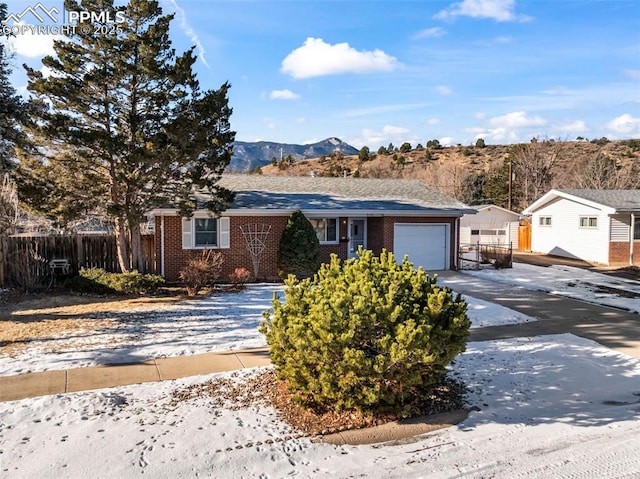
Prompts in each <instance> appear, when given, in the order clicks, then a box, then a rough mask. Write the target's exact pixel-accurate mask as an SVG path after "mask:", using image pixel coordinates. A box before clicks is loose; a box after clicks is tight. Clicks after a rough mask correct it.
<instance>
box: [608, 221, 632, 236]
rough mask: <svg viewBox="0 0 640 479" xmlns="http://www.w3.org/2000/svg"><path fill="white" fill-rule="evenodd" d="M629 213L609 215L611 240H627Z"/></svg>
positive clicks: (629, 222)
mask: <svg viewBox="0 0 640 479" xmlns="http://www.w3.org/2000/svg"><path fill="white" fill-rule="evenodd" d="M630 224H631V215H614V216H612V217H611V241H629V225H630Z"/></svg>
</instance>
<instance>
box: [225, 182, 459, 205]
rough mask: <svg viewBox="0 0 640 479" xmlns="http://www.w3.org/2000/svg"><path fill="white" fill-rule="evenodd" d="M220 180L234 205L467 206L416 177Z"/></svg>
mask: <svg viewBox="0 0 640 479" xmlns="http://www.w3.org/2000/svg"><path fill="white" fill-rule="evenodd" d="M219 184H220V186H224V187H225V188H228V189H230V190H232V191H235V192H236V200H235V202H234V203H233V205H232V208H234V209H236V208H261V209H279V208H284V209H301V210H306V209H353V210H433V209H441V210H442V209H444V210H456V211H460V210H464V212H466V211H467V210H470V209H469V207H468V206H466V205H465V204H463V203H461V202H459V201H458V200H456V199H454V198H451V197H450V196H447V195H445V194H443V193H440V192H439V191H437V190H435V189H433V188H430V187H428V186H427V185H425V184H424V183H421V182H420V181H416V180H390V179H370V178H324V177H310V176H303V177H293V176H263V175H230V174H229V175H223V176H222V179H221V180H220V183H219Z"/></svg>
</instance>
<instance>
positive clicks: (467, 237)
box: [460, 226, 471, 245]
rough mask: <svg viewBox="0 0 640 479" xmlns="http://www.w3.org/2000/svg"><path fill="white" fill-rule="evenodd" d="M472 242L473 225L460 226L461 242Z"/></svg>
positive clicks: (465, 243)
mask: <svg viewBox="0 0 640 479" xmlns="http://www.w3.org/2000/svg"><path fill="white" fill-rule="evenodd" d="M469 243H471V226H460V244H461V245H467V244H469Z"/></svg>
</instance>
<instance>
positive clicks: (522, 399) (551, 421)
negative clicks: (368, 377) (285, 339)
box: [0, 334, 640, 479]
mask: <svg viewBox="0 0 640 479" xmlns="http://www.w3.org/2000/svg"><path fill="white" fill-rule="evenodd" d="M451 369H452V371H453V373H454V374H455V375H456V376H457V377H459V378H460V379H461V380H463V381H464V382H465V383H466V384H467V386H468V387H469V388H470V394H469V399H470V401H471V404H473V405H474V406H476V407H477V408H478V409H479V410H477V411H472V412H471V413H470V415H469V417H468V418H467V419H466V420H465V421H463V422H462V423H460V424H459V425H458V426H454V427H451V428H448V429H443V430H440V431H438V432H436V433H432V434H430V435H426V436H423V437H420V438H414V439H413V440H411V441H409V442H403V443H398V444H383V445H373V446H332V445H328V444H324V443H317V442H314V441H312V439H310V438H305V437H299V435H298V434H297V433H296V431H292V430H291V429H290V428H289V427H288V426H287V425H286V424H285V423H283V422H281V421H280V420H279V419H278V417H277V415H276V413H275V411H274V410H273V409H271V408H269V407H265V406H255V407H249V408H243V409H239V410H233V409H232V408H230V407H220V406H216V405H214V404H213V402H212V400H211V398H207V397H198V398H195V399H189V400H186V401H182V402H179V403H178V404H177V405H173V406H172V405H171V404H170V395H171V392H172V391H173V390H176V389H181V388H182V387H184V386H185V385H189V384H194V383H197V382H204V381H205V380H208V379H210V378H212V377H230V376H231V374H225V375H212V376H200V377H192V378H186V379H182V380H178V381H166V382H160V383H152V384H145V385H135V386H127V387H120V388H113V389H105V390H98V391H90V392H83V393H74V394H66V395H58V396H47V397H41V398H34V399H25V400H21V401H13V402H8V403H2V404H1V405H0V471H1V472H2V473H6V476H7V477H16V478H21V477H69V478H85V477H134V476H140V475H141V474H144V475H145V476H148V477H158V478H163V477H167V478H174V477H234V478H254V477H255V478H258V477H260V478H268V477H289V476H294V477H304V478H310V477H313V478H316V477H327V478H329V477H330V478H336V477H338V478H342V477H390V478H394V477H399V478H413V477H429V478H459V477H465V478H488V477H499V478H506V477H508V478H548V477H565V478H594V479H595V478H598V479H600V478H603V477H606V478H614V477H629V478H630V477H640V455H638V454H637V451H638V449H639V448H640V420H639V419H640V361H638V360H636V359H634V358H630V357H628V356H625V355H623V354H620V353H616V352H613V351H611V350H609V349H607V348H604V347H602V346H600V345H598V344H596V343H594V342H592V341H589V340H586V339H582V338H578V337H576V336H573V335H569V334H565V335H558V336H542V337H537V338H527V339H524V338H521V339H510V340H500V341H489V342H483V343H469V345H468V348H467V351H466V352H465V353H464V354H462V355H461V356H459V357H458V358H457V359H456V360H455V362H454V364H453V365H452V368H451ZM245 374H249V373H248V372H244V373H242V374H241V375H240V377H242V376H243V375H245Z"/></svg>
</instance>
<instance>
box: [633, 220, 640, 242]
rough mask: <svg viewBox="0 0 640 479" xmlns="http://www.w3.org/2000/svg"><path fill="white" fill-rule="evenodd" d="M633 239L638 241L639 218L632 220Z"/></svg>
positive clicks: (639, 231) (639, 239)
mask: <svg viewBox="0 0 640 479" xmlns="http://www.w3.org/2000/svg"><path fill="white" fill-rule="evenodd" d="M633 239H634V240H636V241H640V218H635V219H634V220H633Z"/></svg>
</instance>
